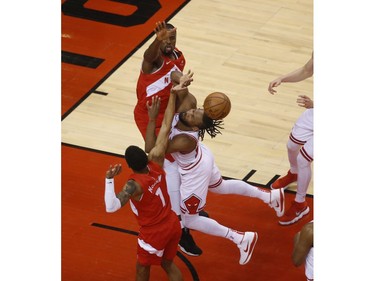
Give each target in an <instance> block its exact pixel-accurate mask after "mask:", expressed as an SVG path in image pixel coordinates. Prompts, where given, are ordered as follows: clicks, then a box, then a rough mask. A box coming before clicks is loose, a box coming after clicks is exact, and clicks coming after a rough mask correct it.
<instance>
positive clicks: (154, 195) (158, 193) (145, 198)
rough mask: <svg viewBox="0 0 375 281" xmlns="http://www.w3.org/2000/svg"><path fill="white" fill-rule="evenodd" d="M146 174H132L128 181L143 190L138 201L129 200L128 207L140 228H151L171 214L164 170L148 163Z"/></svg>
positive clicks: (152, 163)
mask: <svg viewBox="0 0 375 281" xmlns="http://www.w3.org/2000/svg"><path fill="white" fill-rule="evenodd" d="M147 167H148V169H149V173H148V174H132V175H130V179H133V180H135V181H136V182H137V183H138V184H139V185H140V186H141V187H142V189H143V194H142V197H141V200H140V201H136V200H132V199H130V203H131V204H130V205H131V208H132V211H133V212H134V214H135V216H136V218H137V220H138V223H139V225H140V226H151V225H154V224H157V223H159V222H161V221H162V220H164V219H165V218H166V217H168V216H170V215H171V214H172V215H174V213H173V211H172V209H171V203H170V199H169V195H168V191H167V183H166V180H165V172H164V170H163V169H162V168H161V167H160V166H159V165H158V164H156V163H154V162H152V161H150V162H149V163H148V165H147Z"/></svg>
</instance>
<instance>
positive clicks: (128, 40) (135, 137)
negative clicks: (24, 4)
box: [61, 0, 314, 281]
mask: <svg viewBox="0 0 375 281" xmlns="http://www.w3.org/2000/svg"><path fill="white" fill-rule="evenodd" d="M149 3H150V5H149V6H144V5H142V4H139V3H138V4H125V2H121V1H119V2H114V1H105V0H97V1H93V0H92V1H69V0H66V1H62V16H61V25H62V29H61V34H62V35H61V36H62V45H61V48H62V85H61V86H62V96H61V116H62V118H61V119H62V130H61V141H62V152H61V153H62V280H64V281H65V280H98V281H99V280H134V274H135V258H136V257H135V247H136V236H135V234H136V231H137V225H136V222H135V219H134V217H133V214H131V212H130V209H129V208H127V207H125V208H123V209H122V210H121V211H119V212H118V213H116V214H107V213H105V208H104V199H103V198H104V174H105V171H106V169H107V167H108V165H110V164H114V163H123V164H124V162H123V157H122V154H123V152H124V149H125V148H126V147H127V146H128V145H130V144H136V145H139V146H143V140H142V138H141V135H140V134H139V132H138V130H137V128H136V126H135V124H134V120H133V108H134V105H135V86H136V81H137V77H138V73H139V69H140V63H141V60H142V54H143V52H144V50H145V48H147V46H148V45H149V44H150V42H151V40H153V32H152V29H153V27H154V24H155V22H156V21H158V20H167V21H170V22H171V23H173V24H174V25H175V26H176V27H177V47H178V48H179V49H181V50H182V51H183V52H184V54H185V57H186V59H187V65H186V68H185V69H192V70H193V71H194V73H195V76H194V82H193V84H192V85H191V87H190V90H191V92H192V93H194V94H195V95H196V96H197V99H198V103H203V99H204V97H205V96H206V95H207V94H208V93H210V92H213V91H216V90H220V91H222V92H225V93H227V94H228V95H229V96H230V98H231V102H232V111H231V113H230V114H229V116H228V117H227V118H226V119H225V130H224V131H223V135H220V136H218V137H217V138H216V139H214V140H210V139H208V138H207V139H205V143H206V144H207V145H208V146H209V147H210V148H211V150H212V151H213V153H214V155H215V160H216V163H217V165H218V167H219V168H220V170H221V172H222V175H223V176H224V177H226V178H234V179H243V180H246V181H247V182H249V183H252V184H255V185H258V186H263V187H266V188H267V187H268V186H269V184H270V183H271V182H272V181H273V180H275V179H276V178H277V177H278V176H279V175H283V174H284V173H285V172H286V171H287V170H288V160H287V154H286V147H285V145H286V141H287V139H288V135H289V132H290V129H291V127H292V126H293V123H294V122H295V121H296V119H297V118H298V116H299V115H300V114H301V113H302V112H303V109H302V108H299V107H298V106H297V105H296V102H295V101H296V98H297V95H299V94H306V95H309V96H310V97H312V98H313V78H310V79H307V80H305V81H302V82H300V83H293V84H283V85H281V86H280V87H279V88H278V93H277V94H276V95H275V96H272V95H270V94H269V93H268V92H267V87H268V83H269V81H271V80H273V79H274V78H276V77H278V76H279V75H281V74H285V73H287V72H290V71H292V70H294V69H296V68H298V67H300V66H302V65H303V64H304V63H305V62H306V61H307V60H308V59H309V58H310V56H311V52H312V50H313V2H312V1H311V0H301V1H298V0H293V1H292V0H282V1H277V0H266V1H260V0H259V1H255V0H250V1H247V0H235V1H230V2H229V1H224V0H216V1H214V0H200V1H198V0H195V1H194V0H193V1H183V0H176V1H167V0H164V1H149ZM137 5H138V6H137ZM93 11H100V12H99V13H95V12H93ZM146 15H147V17H146ZM127 173H128V171H125V173H124V174H123V175H122V177H121V179H120V180H119V181H117V182H120V181H121V180H123V181H125V180H126V175H127ZM313 182H314V181H313V180H312V182H311V184H310V187H309V191H308V192H309V194H310V195H309V196H308V198H307V201H308V203H309V206H310V208H311V212H310V214H309V215H308V216H307V217H306V218H304V219H303V220H302V221H301V222H298V223H297V224H295V225H292V226H288V227H281V226H280V225H278V223H277V218H276V216H275V215H274V213H273V211H272V209H270V208H269V207H268V206H264V205H263V204H262V203H261V202H257V200H254V199H249V198H242V197H240V196H233V195H230V196H223V195H221V196H220V195H215V194H209V196H208V206H207V211H208V212H209V213H210V215H211V216H212V217H213V218H215V219H216V220H218V221H219V222H220V223H222V224H224V225H227V226H231V227H233V228H237V229H239V230H255V231H257V232H258V233H259V235H260V238H259V242H258V244H257V247H256V249H255V252H254V256H253V258H252V260H251V262H250V263H249V264H247V265H246V266H240V265H239V264H238V250H237V248H236V247H235V246H234V245H233V244H232V243H230V242H229V241H227V240H225V239H222V238H216V237H210V236H207V235H204V234H202V233H198V232H194V233H193V235H194V238H195V240H196V241H197V243H198V244H199V245H200V246H201V247H202V249H203V251H204V253H203V255H202V256H201V257H198V258H191V257H188V256H186V255H183V254H182V253H179V255H178V257H177V258H176V262H177V264H178V266H179V267H180V268H181V270H182V272H183V274H184V278H185V280H209V281H211V280H256V281H258V280H259V281H263V280H264V281H265V280H272V279H273V280H304V273H303V268H295V267H294V266H293V265H292V264H291V257H290V256H291V250H292V241H293V236H294V234H295V233H296V232H297V231H298V230H299V229H300V228H301V227H302V226H303V224H304V223H306V222H308V221H309V220H311V219H312V218H313V210H314V207H313V193H314V192H313V190H314V189H313ZM293 190H295V186H293V187H292V189H291V191H289V192H287V204H288V203H290V202H291V201H292V200H293V198H294V193H293ZM228 200H229V203H228ZM287 206H288V205H287ZM151 280H165V277H164V275H163V273H162V272H161V270H160V269H158V268H155V269H153V271H152V278H151Z"/></svg>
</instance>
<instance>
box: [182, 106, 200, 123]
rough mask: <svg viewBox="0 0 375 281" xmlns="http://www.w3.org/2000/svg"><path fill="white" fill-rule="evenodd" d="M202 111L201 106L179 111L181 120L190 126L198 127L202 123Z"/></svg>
mask: <svg viewBox="0 0 375 281" xmlns="http://www.w3.org/2000/svg"><path fill="white" fill-rule="evenodd" d="M203 114H204V111H203V109H201V108H197V109H190V110H188V111H185V112H181V113H180V119H182V122H183V123H185V124H186V125H188V126H190V127H199V126H200V125H201V124H202V123H203Z"/></svg>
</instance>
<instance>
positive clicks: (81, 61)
mask: <svg viewBox="0 0 375 281" xmlns="http://www.w3.org/2000/svg"><path fill="white" fill-rule="evenodd" d="M61 61H62V62H64V63H69V64H74V65H78V66H83V67H88V68H94V69H95V68H97V67H98V66H99V65H100V64H101V63H102V62H103V61H104V59H101V58H95V57H90V56H85V55H81V54H76V53H72V52H67V51H61Z"/></svg>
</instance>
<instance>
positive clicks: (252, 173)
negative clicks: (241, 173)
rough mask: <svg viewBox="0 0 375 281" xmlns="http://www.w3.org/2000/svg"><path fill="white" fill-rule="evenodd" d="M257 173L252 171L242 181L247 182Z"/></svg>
mask: <svg viewBox="0 0 375 281" xmlns="http://www.w3.org/2000/svg"><path fill="white" fill-rule="evenodd" d="M255 173H256V170H251V171H250V172H249V173H248V174H247V175H246V176H245V177H244V178H243V179H242V180H243V181H247V180H248V179H249V178H250V177H251V176H252V175H254V174H255Z"/></svg>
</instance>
